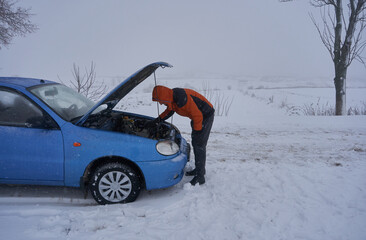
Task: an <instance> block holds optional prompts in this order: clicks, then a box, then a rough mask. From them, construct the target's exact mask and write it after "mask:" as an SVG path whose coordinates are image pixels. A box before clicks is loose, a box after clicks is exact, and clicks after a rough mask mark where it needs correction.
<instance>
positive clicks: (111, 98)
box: [76, 62, 172, 125]
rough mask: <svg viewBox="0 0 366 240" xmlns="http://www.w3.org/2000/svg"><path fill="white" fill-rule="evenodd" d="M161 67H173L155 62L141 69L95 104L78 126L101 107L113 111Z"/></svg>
mask: <svg viewBox="0 0 366 240" xmlns="http://www.w3.org/2000/svg"><path fill="white" fill-rule="evenodd" d="M159 67H162V68H165V67H172V65H170V64H169V63H166V62H155V63H151V64H149V65H147V66H146V67H144V68H141V69H140V70H138V71H137V72H135V73H134V74H132V75H131V76H130V77H128V78H127V79H126V80H124V81H123V82H122V83H120V84H119V85H118V86H117V87H115V88H114V89H113V90H112V91H110V92H109V93H108V94H107V95H106V96H105V97H104V98H103V99H102V100H100V101H99V102H98V103H97V104H95V105H94V106H93V107H92V108H91V109H90V110H89V111H88V112H87V113H86V114H85V115H84V116H83V117H82V118H80V120H79V121H78V122H76V125H82V124H83V123H84V122H85V121H86V120H87V119H88V117H89V116H90V115H91V114H92V113H93V112H94V111H95V109H97V108H98V107H99V106H101V105H103V104H106V105H107V109H110V110H112V109H113V108H114V107H115V106H116V105H117V103H118V102H119V101H120V100H121V99H122V98H123V97H124V96H126V95H127V94H128V93H129V92H130V91H131V90H132V89H134V88H135V87H136V86H137V85H138V84H140V83H141V82H142V81H144V80H145V79H146V78H148V77H149V76H150V75H151V74H152V73H153V72H155V70H156V69H158V68H159Z"/></svg>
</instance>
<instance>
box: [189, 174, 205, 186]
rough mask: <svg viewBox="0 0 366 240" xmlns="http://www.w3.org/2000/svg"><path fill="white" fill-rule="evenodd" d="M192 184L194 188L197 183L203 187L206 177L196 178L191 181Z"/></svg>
mask: <svg viewBox="0 0 366 240" xmlns="http://www.w3.org/2000/svg"><path fill="white" fill-rule="evenodd" d="M190 183H191V184H192V185H193V186H194V185H196V184H197V183H199V185H202V184H204V183H205V176H203V175H202V176H198V175H197V176H194V178H193V179H192V180H191V181H190Z"/></svg>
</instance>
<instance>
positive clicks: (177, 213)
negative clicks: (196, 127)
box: [0, 77, 366, 240]
mask: <svg viewBox="0 0 366 240" xmlns="http://www.w3.org/2000/svg"><path fill="white" fill-rule="evenodd" d="M363 80H364V79H363ZM149 81H150V82H149ZM158 83H159V84H164V85H167V86H170V87H174V86H179V87H189V88H195V89H197V90H199V91H206V90H207V89H209V90H210V91H212V92H213V93H214V94H212V99H211V100H212V101H214V100H215V98H217V96H221V97H223V99H228V100H231V99H232V100H233V103H232V105H231V108H230V109H229V112H228V114H227V116H220V117H219V116H218V117H216V118H215V122H214V126H213V129H212V133H211V136H210V140H209V144H208V150H207V152H208V155H207V176H206V184H205V185H202V186H195V187H192V186H191V185H190V184H189V181H190V179H191V177H184V178H183V180H182V182H181V183H179V184H178V185H176V186H174V187H171V188H168V189H163V190H156V191H143V192H142V193H141V195H140V196H139V198H138V199H137V201H136V202H133V203H130V204H125V205H109V206H99V205H96V203H95V202H94V200H93V199H92V198H91V197H90V196H89V197H88V198H87V199H84V198H83V196H82V193H81V192H80V191H79V190H78V189H73V188H55V187H34V186H4V185H0V232H1V239H220V240H221V239H230V240H231V239H271V240H273V239H291V240H292V239H321V240H326V239H329V240H335V239H344V240H364V239H366V116H349V117H322V116H316V117H312V116H303V115H292V116H289V114H288V111H285V110H284V108H283V105H284V103H283V102H284V101H286V104H287V105H288V106H289V105H291V106H300V107H301V106H303V105H304V104H311V103H314V104H316V103H317V102H318V101H323V102H329V103H330V104H331V105H333V101H334V90H333V86H332V83H331V81H329V80H324V79H312V80H304V79H291V78H255V77H245V78H230V79H224V78H216V79H208V78H207V79H203V78H190V79H184V78H174V79H167V78H163V79H160V80H159V81H158ZM152 86H153V80H151V79H148V80H146V82H144V83H143V84H142V86H139V87H138V88H136V89H135V90H134V91H133V92H131V94H129V95H128V96H127V97H126V99H124V100H123V106H120V108H122V109H130V110H131V109H133V110H134V112H139V113H144V114H147V115H152V116H156V115H157V113H156V112H157V110H156V105H155V104H153V103H152V102H151V93H150V91H151V89H152ZM349 87H350V88H349V91H348V100H347V101H348V103H349V104H354V105H357V104H360V105H361V104H362V103H363V102H366V88H365V87H366V81H356V80H355V81H353V82H351V83H350V84H349ZM217 92H219V93H220V94H221V95H215V93H217ZM319 99H320V100H319ZM281 106H282V107H281ZM135 110H136V111H135ZM162 110H163V109H162V108H160V112H161V111H162ZM173 123H174V124H175V125H177V126H178V127H179V128H180V129H181V131H182V133H183V134H184V136H185V137H186V138H187V139H188V140H189V141H190V125H189V120H187V119H184V118H182V117H179V116H176V115H175V116H174V118H173ZM192 167H193V163H192V162H190V163H189V164H188V165H187V169H191V168H192Z"/></svg>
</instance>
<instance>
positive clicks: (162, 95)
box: [152, 86, 215, 131]
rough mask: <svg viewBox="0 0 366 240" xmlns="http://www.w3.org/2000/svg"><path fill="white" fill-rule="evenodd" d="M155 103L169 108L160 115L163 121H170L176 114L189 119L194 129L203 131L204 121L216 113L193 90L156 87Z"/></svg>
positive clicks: (209, 104)
mask: <svg viewBox="0 0 366 240" xmlns="http://www.w3.org/2000/svg"><path fill="white" fill-rule="evenodd" d="M152 100H153V101H157V102H159V103H160V104H165V105H166V106H167V108H166V110H165V111H164V112H163V113H162V114H160V116H159V117H160V118H161V119H163V120H166V119H168V118H169V117H170V116H171V115H172V114H173V113H174V112H176V113H178V114H179V115H181V116H185V117H189V118H190V119H191V120H192V122H193V129H194V130H196V131H201V130H202V121H203V119H204V118H205V117H209V116H211V114H213V113H214V112H215V110H214V108H213V106H212V104H211V103H210V102H209V101H208V100H207V99H206V98H205V97H204V96H202V95H201V94H199V93H198V92H196V91H193V90H191V89H186V88H174V89H170V88H167V87H164V86H156V87H154V90H153V97H152Z"/></svg>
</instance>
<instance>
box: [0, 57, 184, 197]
mask: <svg viewBox="0 0 366 240" xmlns="http://www.w3.org/2000/svg"><path fill="white" fill-rule="evenodd" d="M159 67H162V68H164V67H171V66H170V65H169V64H168V63H164V62H157V63H152V64H150V65H148V66H146V67H144V68H142V69H141V70H139V71H137V72H136V73H135V74H133V75H131V76H130V77H129V78H127V79H126V80H125V81H123V82H122V83H121V84H120V85H118V86H117V87H116V88H115V89H114V90H112V91H111V92H110V93H109V94H108V95H106V96H105V97H104V98H103V99H102V100H100V101H99V102H98V103H97V104H95V103H94V102H92V101H91V100H89V99H87V98H85V97H84V96H82V95H80V94H79V93H77V92H76V91H74V90H72V89H70V88H68V87H66V86H64V85H62V84H59V83H56V82H52V81H47V80H42V79H31V78H12V77H1V78H0V184H32V185H54V186H68V187H80V188H81V189H83V190H84V191H85V193H87V192H88V191H90V192H91V194H92V196H93V198H94V199H95V200H96V201H97V202H98V203H99V204H112V203H127V202H132V201H134V200H136V198H137V197H138V195H139V193H140V190H141V189H143V188H145V189H147V190H152V189H159V188H166V187H169V186H172V185H175V184H177V183H178V182H179V181H180V180H181V179H182V177H183V174H184V172H183V171H184V168H185V165H186V163H187V161H188V160H189V151H190V146H189V144H187V142H186V140H185V139H184V138H183V137H182V136H181V134H180V132H179V130H178V129H177V128H176V127H175V126H173V125H172V124H169V123H167V122H162V123H157V124H151V123H152V120H153V118H152V117H148V116H143V115H137V114H132V113H128V112H121V111H116V110H115V109H114V107H115V106H116V104H117V103H118V102H119V101H120V100H121V99H122V98H123V97H124V96H125V95H126V94H128V93H129V92H130V91H131V90H132V89H133V88H134V87H136V86H137V85H138V84H139V83H141V82H142V81H144V80H145V79H146V78H148V77H149V76H150V75H151V74H152V73H154V72H155V70H156V69H157V68H159Z"/></svg>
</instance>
